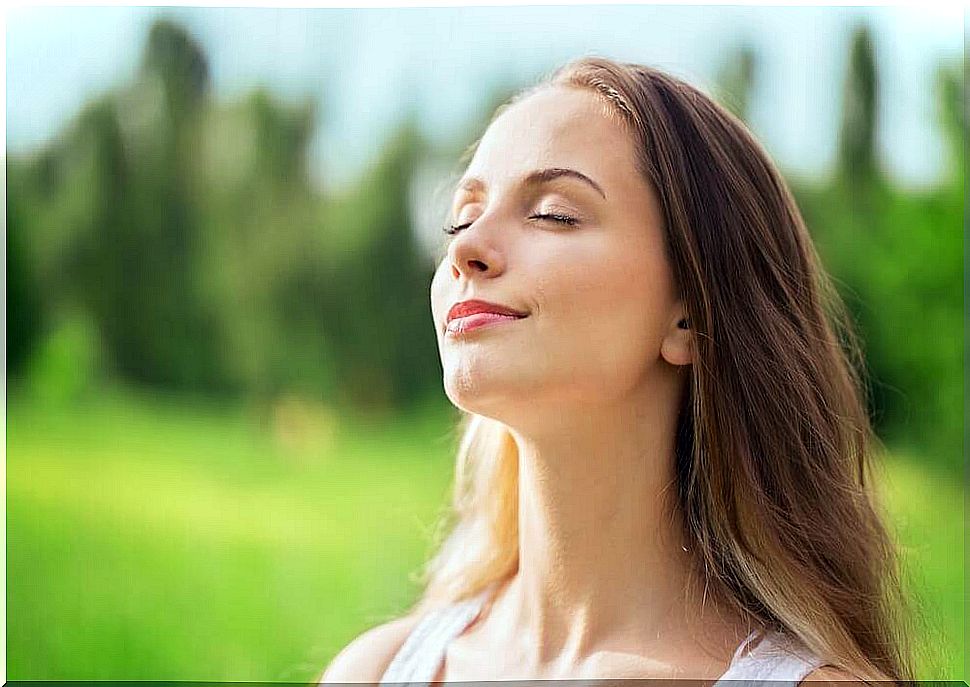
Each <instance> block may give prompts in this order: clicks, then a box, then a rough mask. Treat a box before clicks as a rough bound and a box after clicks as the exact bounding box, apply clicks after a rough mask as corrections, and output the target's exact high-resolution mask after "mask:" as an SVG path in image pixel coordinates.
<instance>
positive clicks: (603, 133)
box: [465, 87, 635, 187]
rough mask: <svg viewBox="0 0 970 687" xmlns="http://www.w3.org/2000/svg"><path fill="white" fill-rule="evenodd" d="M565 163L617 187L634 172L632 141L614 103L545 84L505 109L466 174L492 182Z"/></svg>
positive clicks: (499, 183) (577, 90) (495, 182)
mask: <svg viewBox="0 0 970 687" xmlns="http://www.w3.org/2000/svg"><path fill="white" fill-rule="evenodd" d="M547 167H566V168H574V169H578V170H580V171H582V172H583V173H585V174H587V175H588V176H590V177H593V178H594V179H596V180H597V181H599V182H600V183H601V184H602V185H603V186H612V187H617V186H620V185H622V184H621V183H620V182H622V180H623V179H624V178H626V179H628V178H629V176H630V174H631V172H633V171H634V167H635V161H634V150H633V144H632V141H631V139H630V137H629V135H628V134H627V132H626V131H625V129H624V127H623V125H622V123H621V122H620V121H619V120H618V119H617V118H616V116H615V115H614V114H613V112H612V111H611V109H610V106H609V105H608V104H607V103H606V102H605V101H604V100H603V99H602V98H600V97H598V96H597V95H596V94H594V93H592V92H590V91H587V90H581V89H577V88H565V87H552V88H545V89H542V90H540V91H538V92H536V93H533V94H531V95H529V96H528V97H526V98H524V99H523V100H520V101H519V102H517V103H515V104H514V105H512V106H511V107H509V108H508V109H506V110H505V111H503V112H502V113H501V114H500V115H499V116H498V117H497V118H496V119H495V121H494V122H492V124H491V125H490V126H489V127H488V130H487V131H486V132H485V134H484V135H483V136H482V139H481V141H480V142H479V144H478V147H477V148H476V150H475V155H474V157H473V158H472V161H471V162H470V163H469V165H468V169H467V170H466V173H465V177H479V178H481V179H483V180H484V181H485V182H486V184H488V185H489V186H492V185H493V184H495V185H501V184H507V183H514V182H515V181H516V180H517V179H520V178H522V177H523V176H524V175H526V174H528V173H529V172H531V171H532V170H535V169H542V168H547Z"/></svg>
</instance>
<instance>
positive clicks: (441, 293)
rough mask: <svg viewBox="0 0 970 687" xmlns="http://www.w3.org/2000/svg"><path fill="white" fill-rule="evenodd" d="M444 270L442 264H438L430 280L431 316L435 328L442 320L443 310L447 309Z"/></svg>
mask: <svg viewBox="0 0 970 687" xmlns="http://www.w3.org/2000/svg"><path fill="white" fill-rule="evenodd" d="M445 269H447V268H446V267H444V266H443V264H439V266H438V268H437V269H436V270H435V273H434V275H433V276H432V278H431V287H430V294H431V314H432V317H433V318H434V322H435V326H436V327H437V326H438V324H439V322H441V320H442V318H444V309H445V308H447V307H448V304H447V303H446V302H445V299H446V298H447V293H446V289H445V276H446V275H445Z"/></svg>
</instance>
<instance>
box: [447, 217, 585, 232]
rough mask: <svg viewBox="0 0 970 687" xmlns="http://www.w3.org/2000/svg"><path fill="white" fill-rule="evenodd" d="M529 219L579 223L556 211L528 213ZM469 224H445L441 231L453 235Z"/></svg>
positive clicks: (570, 223)
mask: <svg viewBox="0 0 970 687" xmlns="http://www.w3.org/2000/svg"><path fill="white" fill-rule="evenodd" d="M529 219H548V220H551V221H553V222H557V223H559V224H566V225H569V226H573V225H575V224H578V223H579V220H578V219H576V218H575V217H570V216H569V215H563V214H560V213H558V212H551V213H538V214H535V215H530V216H529ZM471 225H472V223H471V222H467V223H465V224H458V225H455V226H452V225H446V226H445V227H444V229H443V231H444V232H445V233H446V234H449V235H454V234H457V233H458V232H459V231H461V230H462V229H467V228H468V227H470V226H471Z"/></svg>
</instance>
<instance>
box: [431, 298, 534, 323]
mask: <svg viewBox="0 0 970 687" xmlns="http://www.w3.org/2000/svg"><path fill="white" fill-rule="evenodd" d="M478 313H490V314H493V315H506V316H509V317H515V318H521V317H525V316H526V315H528V313H524V312H522V311H521V310H516V309H515V308H510V307H509V306H507V305H501V304H500V303H490V302H488V301H482V300H478V299H473V300H470V301H459V302H458V303H455V304H454V305H453V306H451V310H449V311H448V317H447V318H446V320H445V324H446V325H447V324H449V323H450V322H451V321H452V320H453V319H455V318H457V317H468V316H469V315H476V314H478Z"/></svg>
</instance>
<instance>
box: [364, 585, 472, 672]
mask: <svg viewBox="0 0 970 687" xmlns="http://www.w3.org/2000/svg"><path fill="white" fill-rule="evenodd" d="M487 591H488V590H486V591H485V592H482V593H481V594H478V595H476V596H474V597H472V598H470V599H466V600H465V601H461V602H459V603H456V604H452V605H450V606H446V607H444V608H438V609H435V610H433V611H429V612H428V613H427V614H426V615H425V616H424V618H422V619H421V620H420V621H419V622H418V624H417V625H415V627H414V629H413V630H411V633H410V634H409V635H408V637H407V639H405V640H404V644H403V645H402V646H401V648H400V649H399V650H398V652H397V653H396V654H395V655H394V658H393V659H392V660H391V663H390V664H389V665H388V666H387V669H386V670H385V671H384V674H383V675H382V676H381V682H380V684H381V685H382V686H383V685H387V684H391V683H393V684H395V685H399V684H402V683H405V684H407V685H409V687H411V686H413V687H417V686H418V685H428V684H429V683H430V682H431V681H432V680H433V679H434V677H435V675H436V674H437V673H438V669H439V668H440V666H441V661H442V660H443V659H444V656H445V650H446V649H447V648H448V643H449V642H450V641H451V640H452V639H454V638H455V637H457V636H458V635H459V634H461V632H462V630H464V629H465V628H466V627H468V625H469V623H471V621H472V620H474V619H475V616H477V615H478V611H479V610H480V608H481V605H482V603H483V602H484V601H485V598H486V594H487Z"/></svg>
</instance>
